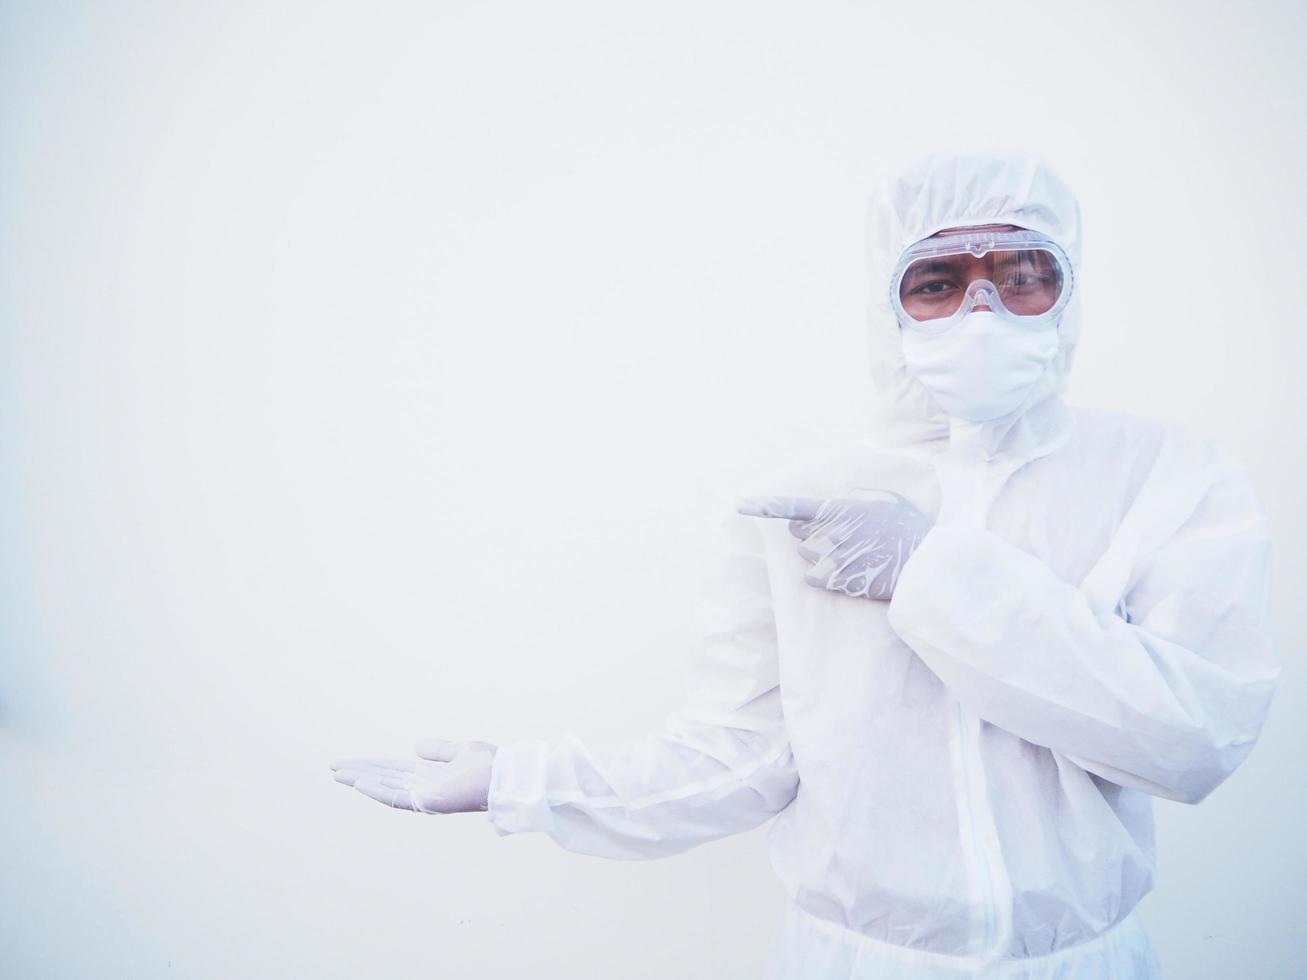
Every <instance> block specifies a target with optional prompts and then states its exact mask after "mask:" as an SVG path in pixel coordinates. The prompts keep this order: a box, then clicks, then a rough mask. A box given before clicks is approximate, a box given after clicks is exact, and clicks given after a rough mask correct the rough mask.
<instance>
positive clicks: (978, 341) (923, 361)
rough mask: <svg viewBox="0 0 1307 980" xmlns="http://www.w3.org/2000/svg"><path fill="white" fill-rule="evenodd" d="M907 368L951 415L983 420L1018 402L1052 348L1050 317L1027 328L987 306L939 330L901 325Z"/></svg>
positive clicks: (1044, 367) (1048, 360) (1045, 364)
mask: <svg viewBox="0 0 1307 980" xmlns="http://www.w3.org/2000/svg"><path fill="white" fill-rule="evenodd" d="M901 336H902V340H903V357H904V360H905V361H906V362H907V370H908V373H909V374H911V375H913V376H915V377H916V378H917V379H918V380H919V381H920V382H921V383H922V384H923V385H925V386H926V388H927V389H929V391H930V392H931V394H932V395H934V396H935V400H936V401H937V402H938V403H939V405H940V407H941V408H942V409H944V411H946V412H947V413H948V414H949V415H952V416H954V417H955V418H960V419H967V420H970V421H973V422H986V421H989V420H991V419H996V418H1001V417H1002V416H1004V415H1007V414H1008V413H1009V412H1012V411H1013V410H1015V409H1016V408H1018V407H1020V405H1021V403H1022V401H1023V400H1024V399H1025V398H1026V396H1027V395H1028V394H1029V392H1030V390H1031V388H1032V387H1033V386H1034V384H1035V382H1037V381H1038V380H1039V379H1040V377H1041V376H1042V375H1043V373H1044V371H1046V370H1047V369H1048V366H1049V364H1051V363H1052V361H1053V357H1054V356H1055V355H1056V354H1057V349H1058V330H1057V324H1056V323H1048V324H1045V325H1041V326H1040V327H1037V328H1034V329H1032V328H1031V327H1029V326H1020V325H1018V324H1015V323H1013V322H1012V321H1011V320H1009V319H1008V318H1006V317H1002V316H999V315H998V314H997V313H993V312H990V311H985V310H982V311H978V312H971V313H968V314H967V315H966V316H964V317H963V318H962V321H961V322H960V323H959V324H958V325H957V326H956V327H954V328H953V329H951V330H949V331H948V332H946V333H943V334H935V335H931V334H926V333H922V332H921V331H919V330H914V329H913V328H912V327H910V326H908V327H904V328H902V330H901Z"/></svg>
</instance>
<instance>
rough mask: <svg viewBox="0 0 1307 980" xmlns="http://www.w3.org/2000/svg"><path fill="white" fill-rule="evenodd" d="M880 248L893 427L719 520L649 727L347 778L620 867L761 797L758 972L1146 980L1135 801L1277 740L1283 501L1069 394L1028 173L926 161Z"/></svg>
mask: <svg viewBox="0 0 1307 980" xmlns="http://www.w3.org/2000/svg"><path fill="white" fill-rule="evenodd" d="M868 257H869V265H870V286H871V302H870V317H869V320H870V338H871V353H872V361H871V363H872V373H873V377H874V381H875V386H876V391H877V393H878V396H879V410H878V415H877V417H876V418H875V419H874V422H873V424H872V425H870V426H869V428H868V433H867V436H866V438H865V439H863V440H862V441H860V442H858V443H856V444H854V445H852V446H849V447H847V448H846V449H844V450H842V451H835V452H828V453H824V454H821V455H819V456H816V457H814V458H813V459H810V460H807V461H805V462H803V463H802V464H800V465H791V466H789V467H788V468H787V469H786V470H785V471H783V472H781V473H778V474H776V475H775V476H774V478H772V479H771V480H770V481H768V482H767V484H766V486H765V487H762V488H761V490H762V492H761V493H760V494H758V495H756V496H752V497H749V498H747V499H741V500H740V501H738V502H737V507H738V509H737V510H735V511H734V512H732V513H731V514H730V515H729V516H728V517H727V518H726V520H725V521H724V522H723V525H722V530H721V537H720V540H719V551H718V552H716V553H715V555H714V557H715V569H716V571H715V573H714V575H713V577H712V578H711V580H710V582H709V583H708V585H707V587H706V588H705V590H704V593H703V606H702V611H703V625H704V631H703V640H702V642H701V643H700V644H699V645H698V647H697V648H696V649H695V650H694V652H693V655H692V658H691V680H692V682H693V683H692V688H691V691H690V693H689V696H688V697H687V699H686V703H685V704H684V706H683V707H682V708H681V709H680V710H679V711H678V712H677V713H676V714H673V715H671V716H670V717H669V718H668V719H667V723H666V728H665V730H663V731H660V732H655V733H651V734H649V735H648V736H646V737H644V738H639V739H635V740H632V741H629V742H627V743H625V744H620V745H616V746H610V747H599V746H591V745H587V744H586V743H584V742H582V741H581V740H579V739H578V738H576V737H574V736H567V737H565V738H563V739H562V740H561V741H560V742H558V743H557V744H553V745H550V744H547V743H546V742H544V741H541V740H537V739H526V740H523V741H519V742H515V743H510V744H507V745H504V746H501V747H498V749H497V750H496V747H495V746H493V745H489V744H487V743H481V742H441V741H433V742H424V743H420V744H419V746H418V754H419V758H418V759H417V760H416V762H405V761H402V760H400V761H390V760H385V759H345V760H339V761H338V762H336V763H334V764H333V768H334V769H335V770H336V778H337V779H338V780H340V781H342V782H346V783H348V784H350V785H353V786H355V787H356V788H358V789H360V790H361V791H363V792H364V793H366V794H367V795H369V796H371V797H373V798H375V799H378V800H380V801H381V802H383V803H386V804H388V805H390V806H395V807H400V808H404V809H411V810H418V811H422V812H440V813H447V812H458V811H472V810H481V809H487V810H488V818H489V821H490V823H491V824H492V826H493V827H494V829H495V830H496V831H497V832H498V833H500V834H510V833H523V832H527V831H540V832H542V833H545V834H548V835H549V836H550V837H551V838H552V839H553V840H555V841H556V842H557V843H558V844H559V845H560V846H562V847H564V848H567V849H569V850H573V851H577V852H580V853H584V854H592V855H599V856H603V857H610V858H630V859H635V858H658V857H664V856H666V855H670V854H676V853H678V852H682V851H685V850H686V849H688V848H691V847H694V846H695V845H698V844H702V843H704V842H706V841H710V840H713V839H716V838H719V837H723V836H726V835H728V834H733V833H738V832H741V831H745V830H748V829H750V828H753V827H756V826H758V825H759V824H761V823H763V822H764V821H766V820H767V819H768V818H770V817H772V816H775V815H777V814H779V816H778V817H777V819H776V820H775V822H774V823H773V824H772V825H771V827H770V829H769V837H768V841H769V846H770V853H771V862H772V865H773V867H774V869H775V872H776V874H777V875H778V876H779V878H780V880H781V882H782V883H783V885H784V888H785V891H786V893H787V894H788V896H789V899H790V903H789V906H788V908H787V911H786V914H785V919H784V922H783V924H782V928H781V929H780V931H779V933H778V934H777V935H776V936H775V938H774V940H773V943H772V955H771V974H770V975H771V976H772V977H773V978H775V980H780V978H785V980H799V978H803V980H836V978H838V980H864V978H877V980H881V978H887V977H903V978H913V980H918V978H931V980H934V978H939V980H945V978H960V977H973V976H983V977H1004V978H1022V980H1040V978H1053V977H1057V978H1060V980H1070V978H1077V980H1090V978H1093V980H1103V978H1108V977H1114V978H1146V977H1157V976H1160V968H1159V966H1158V963H1157V959H1156V956H1155V953H1154V951H1153V948H1152V945H1151V943H1150V941H1149V938H1148V935H1147V933H1146V931H1145V929H1144V928H1143V926H1142V923H1141V922H1140V920H1139V916H1138V912H1137V910H1136V906H1137V905H1138V903H1139V901H1140V899H1142V898H1143V897H1144V895H1145V894H1147V893H1148V891H1149V890H1150V889H1151V887H1152V883H1153V861H1154V841H1153V811H1152V798H1153V797H1154V796H1158V797H1162V798H1165V799H1169V800H1177V801H1181V802H1185V803H1198V802H1200V801H1201V800H1203V799H1204V798H1205V797H1206V796H1207V795H1208V794H1209V793H1211V792H1212V790H1213V789H1215V788H1216V787H1217V786H1218V785H1219V784H1220V783H1221V782H1222V781H1223V780H1225V779H1226V777H1228V776H1229V775H1230V773H1231V772H1233V771H1234V769H1235V768H1236V767H1238V765H1239V764H1240V763H1241V762H1242V761H1243V759H1244V758H1245V757H1246V756H1247V755H1248V753H1249V752H1250V751H1251V749H1252V747H1253V744H1254V743H1255V742H1256V740H1257V738H1258V735H1259V733H1260V731H1261V728H1262V724H1263V721H1264V719H1265V717H1266V714H1267V711H1268V709H1269V706H1270V702H1271V699H1272V696H1273V692H1274V689H1275V686H1276V681H1277V678H1278V674H1279V667H1278V663H1277V658H1276V655H1275V653H1274V651H1273V647H1272V640H1271V629H1270V623H1269V608H1268V592H1269V588H1268V585H1269V583H1268V575H1269V540H1268V531H1267V523H1266V519H1265V517H1264V515H1263V513H1262V511H1261V509H1260V507H1259V504H1258V501H1257V498H1256V495H1255V493H1254V490H1253V487H1252V486H1251V484H1250V482H1249V478H1248V476H1247V474H1246V472H1245V471H1244V469H1243V468H1242V467H1241V466H1240V465H1239V464H1238V463H1237V462H1236V461H1235V460H1234V459H1232V458H1231V457H1230V456H1229V455H1227V454H1226V453H1225V452H1223V451H1222V450H1221V449H1219V448H1218V447H1216V446H1215V445H1213V444H1212V443H1210V442H1208V441H1206V440H1203V439H1199V438H1196V437H1194V436H1192V435H1190V434H1188V433H1186V432H1184V431H1183V430H1179V429H1177V428H1176V427H1174V426H1170V425H1166V424H1162V423H1159V422H1153V421H1149V420H1144V419H1139V418H1133V417H1130V416H1126V415H1121V414H1115V413H1110V412H1104V411H1098V410H1086V409H1081V408H1072V407H1069V406H1068V405H1066V404H1065V403H1064V401H1063V400H1062V397H1061V395H1062V392H1063V390H1064V388H1065V385H1066V381H1067V375H1068V372H1069V370H1070V367H1071V362H1072V359H1073V357H1074V354H1075V350H1076V344H1077V341H1078V338H1079V326H1080V325H1079V317H1078V315H1077V314H1078V301H1079V284H1078V283H1077V281H1076V273H1077V271H1078V269H1079V264H1080V220H1079V208H1078V206H1077V204H1076V201H1075V199H1074V197H1073V196H1072V194H1071V193H1070V192H1069V191H1068V190H1067V188H1066V187H1065V186H1064V185H1063V184H1062V183H1061V182H1060V181H1059V180H1058V178H1057V177H1056V176H1055V175H1054V174H1053V173H1052V172H1051V171H1050V170H1049V169H1048V168H1047V167H1046V166H1045V165H1043V164H1042V163H1041V162H1039V161H1037V160H1033V159H1028V158H1022V157H997V156H985V155H937V156H934V157H930V158H928V159H926V160H924V161H922V162H921V163H919V164H917V165H915V166H914V167H912V168H910V169H908V170H907V171H905V172H904V173H902V174H901V175H899V176H898V177H896V178H895V179H892V180H890V181H888V182H886V183H885V184H884V185H883V186H882V187H881V188H880V189H879V190H878V191H877V192H876V193H875V194H874V195H873V198H872V201H871V206H870V208H869V211H868Z"/></svg>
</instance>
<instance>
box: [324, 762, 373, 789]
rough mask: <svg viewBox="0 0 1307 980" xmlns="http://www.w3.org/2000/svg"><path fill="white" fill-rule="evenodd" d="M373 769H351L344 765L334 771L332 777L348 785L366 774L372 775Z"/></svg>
mask: <svg viewBox="0 0 1307 980" xmlns="http://www.w3.org/2000/svg"><path fill="white" fill-rule="evenodd" d="M372 772H373V770H371V769H350V768H348V767H345V766H342V767H341V768H339V769H337V770H336V771H335V772H334V773H332V775H331V778H332V779H334V780H335V781H336V782H338V783H344V784H345V785H346V786H353V785H354V783H355V782H356V781H357V780H359V779H361V778H362V777H364V776H368V775H371V774H372Z"/></svg>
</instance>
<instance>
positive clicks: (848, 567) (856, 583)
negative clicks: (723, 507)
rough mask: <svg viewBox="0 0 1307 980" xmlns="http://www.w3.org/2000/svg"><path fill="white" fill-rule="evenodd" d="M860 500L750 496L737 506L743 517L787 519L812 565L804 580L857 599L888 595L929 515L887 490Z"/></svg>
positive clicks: (926, 527)
mask: <svg viewBox="0 0 1307 980" xmlns="http://www.w3.org/2000/svg"><path fill="white" fill-rule="evenodd" d="M871 493H872V494H873V495H874V496H871V497H868V498H866V499H861V500H852V499H847V500H842V499H836V500H818V499H816V498H813V497H754V498H746V499H744V500H741V501H740V502H739V503H738V505H737V509H738V510H739V512H740V513H741V514H744V515H746V516H748V517H779V518H782V519H788V520H789V522H790V533H791V534H793V535H794V536H795V537H796V538H798V539H799V555H800V557H802V558H803V560H804V561H806V562H808V563H809V564H810V565H811V566H812V569H811V571H809V572H808V573H807V574H805V575H804V576H803V580H804V581H805V582H807V583H808V584H809V585H811V586H814V587H816V588H820V589H829V590H830V591H832V592H843V593H844V594H845V595H851V596H856V597H858V598H863V599H889V598H890V597H891V596H893V595H894V585H895V583H897V582H898V579H899V572H900V570H902V568H903V566H904V564H905V563H906V562H907V560H908V558H909V557H910V556H911V555H912V552H913V551H914V550H915V549H916V547H917V545H918V544H920V543H921V539H922V538H924V537H925V536H926V532H927V531H929V530H930V529H931V527H932V524H931V521H930V519H929V518H927V517H926V515H925V514H923V513H922V512H921V511H919V510H917V508H916V507H914V506H913V505H912V503H910V502H909V501H908V500H907V499H906V498H905V497H902V496H900V495H899V494H897V493H894V492H893V491H892V490H874V491H871Z"/></svg>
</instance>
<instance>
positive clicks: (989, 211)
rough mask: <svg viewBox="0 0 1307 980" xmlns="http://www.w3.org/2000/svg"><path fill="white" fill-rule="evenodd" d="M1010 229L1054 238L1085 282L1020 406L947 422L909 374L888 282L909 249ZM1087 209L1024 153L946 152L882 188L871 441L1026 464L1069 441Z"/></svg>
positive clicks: (873, 266)
mask: <svg viewBox="0 0 1307 980" xmlns="http://www.w3.org/2000/svg"><path fill="white" fill-rule="evenodd" d="M988 224H1010V225H1017V226H1019V227H1021V228H1028V229H1030V230H1032V231H1038V232H1042V233H1043V234H1045V235H1047V236H1048V237H1049V238H1051V239H1052V240H1053V241H1055V242H1056V243H1057V244H1058V245H1060V246H1061V247H1062V249H1063V250H1064V251H1065V252H1066V253H1067V256H1068V257H1069V258H1070V260H1071V264H1072V268H1073V270H1075V273H1076V276H1077V282H1076V283H1075V284H1074V286H1073V289H1072V294H1071V299H1070V302H1069V304H1068V305H1067V307H1066V309H1065V310H1064V311H1063V313H1062V317H1061V320H1060V322H1059V325H1058V349H1057V353H1056V354H1055V355H1054V357H1053V360H1052V362H1051V363H1050V364H1049V366H1048V367H1047V369H1046V370H1045V371H1044V373H1043V374H1042V375H1041V377H1040V378H1039V379H1038V380H1037V381H1036V382H1035V384H1034V385H1033V386H1032V388H1031V389H1030V391H1029V392H1028V393H1027V395H1026V397H1025V398H1024V399H1023V401H1022V402H1021V404H1020V405H1018V406H1017V407H1016V408H1015V409H1013V410H1012V411H1011V412H1009V413H1008V414H1006V415H1003V416H1000V417H998V418H995V419H990V420H988V421H985V422H968V421H965V420H962V419H956V418H952V417H951V416H949V414H948V413H947V412H945V411H944V410H943V409H942V408H941V407H940V406H939V405H938V404H937V403H936V401H935V399H934V398H933V396H932V395H931V393H930V391H929V390H928V389H927V388H926V387H925V386H924V385H923V384H922V383H921V382H920V381H919V380H918V379H917V378H915V377H913V376H912V375H911V374H909V373H908V371H907V366H906V363H905V360H904V356H903V344H902V339H901V336H900V327H899V323H898V320H897V319H896V317H895V315H894V310H893V307H892V306H891V305H890V280H891V279H892V277H893V274H894V268H895V266H896V265H897V263H898V260H899V257H900V255H901V254H902V252H903V250H904V249H905V248H907V247H908V246H910V245H912V244H914V243H915V242H918V241H920V240H921V239H923V238H928V237H929V236H931V235H933V234H935V232H937V231H941V230H943V229H945V228H958V227H966V226H973V225H988ZM1080 247H1081V242H1080V207H1079V205H1078V204H1077V202H1076V199H1075V196H1074V195H1073V194H1072V193H1071V191H1070V190H1069V189H1068V188H1067V187H1066V185H1065V184H1063V183H1062V181H1061V180H1060V179H1059V178H1058V177H1057V175H1056V174H1054V173H1053V172H1052V170H1050V169H1049V167H1048V166H1047V165H1046V164H1045V163H1043V162H1042V161H1040V160H1038V159H1036V158H1033V157H1028V156H1020V155H992V154H979V153H939V154H933V155H931V156H929V157H926V158H924V159H922V160H920V161H918V162H916V163H915V164H912V165H911V166H909V167H907V168H906V169H905V170H903V171H902V172H900V173H899V174H897V175H895V176H893V177H890V178H889V179H887V180H885V181H883V182H882V183H880V185H879V186H878V187H877V188H876V190H875V191H874V192H873V193H872V195H871V197H870V200H869V201H868V205H867V213H866V250H867V251H866V255H867V267H868V282H869V289H870V295H869V298H868V317H867V319H868V343H869V353H870V361H871V363H870V367H871V375H872V380H873V384H874V389H875V390H874V395H875V404H874V408H873V417H872V426H871V433H870V435H869V437H868V440H867V441H868V442H869V443H871V444H872V445H875V446H877V447H879V448H883V449H887V450H891V451H896V452H901V453H905V454H908V455H923V456H934V455H936V454H938V453H943V452H947V453H949V454H952V455H954V456H956V457H958V458H960V459H968V460H971V461H985V460H996V459H1002V460H1005V461H1007V462H1009V463H1016V464H1020V463H1022V462H1025V461H1028V460H1030V459H1034V458H1037V457H1039V456H1042V455H1046V454H1047V453H1050V452H1052V451H1053V450H1055V449H1056V448H1058V447H1059V446H1061V445H1062V444H1064V443H1065V441H1066V439H1067V437H1068V436H1069V435H1070V430H1071V426H1072V421H1073V420H1072V415H1071V412H1070V410H1069V409H1068V408H1067V406H1066V405H1065V403H1064V402H1063V401H1062V397H1061V396H1062V392H1063V390H1064V389H1065V387H1066V380H1067V375H1068V374H1069V372H1070V369H1071V362H1072V360H1073V358H1074V355H1075V350H1076V344H1077V341H1078V339H1079V324H1080V317H1079V307H1080V296H1079V292H1080V284H1079V281H1078V278H1079V270H1080Z"/></svg>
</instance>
